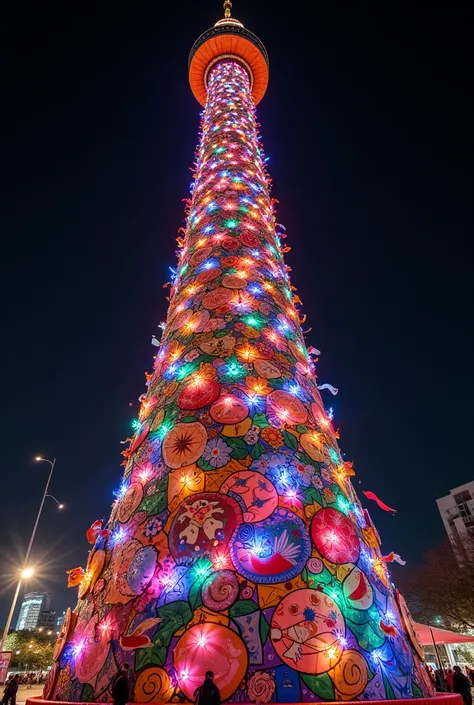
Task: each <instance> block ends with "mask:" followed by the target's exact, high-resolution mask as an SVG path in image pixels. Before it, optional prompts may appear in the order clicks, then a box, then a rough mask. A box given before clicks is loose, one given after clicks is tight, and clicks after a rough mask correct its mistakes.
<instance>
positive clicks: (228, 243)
mask: <svg viewBox="0 0 474 705" xmlns="http://www.w3.org/2000/svg"><path fill="white" fill-rule="evenodd" d="M220 244H221V247H224V248H225V249H226V250H237V249H238V247H239V244H240V243H239V241H238V240H237V238H236V237H231V236H230V235H226V236H225V237H223V238H222V240H221V243H220Z"/></svg>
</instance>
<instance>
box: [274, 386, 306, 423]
mask: <svg viewBox="0 0 474 705" xmlns="http://www.w3.org/2000/svg"><path fill="white" fill-rule="evenodd" d="M267 405H268V406H269V407H270V408H271V409H272V410H273V412H274V413H275V414H277V416H279V417H281V418H282V419H283V420H284V421H288V422H289V423H294V424H297V423H304V422H305V421H306V419H307V418H308V414H307V412H306V409H305V408H304V406H303V404H302V403H301V402H300V401H299V400H298V399H297V398H296V397H295V396H293V394H290V392H285V391H284V390H282V389H277V390H275V391H274V392H272V393H271V394H269V395H268V397H267Z"/></svg>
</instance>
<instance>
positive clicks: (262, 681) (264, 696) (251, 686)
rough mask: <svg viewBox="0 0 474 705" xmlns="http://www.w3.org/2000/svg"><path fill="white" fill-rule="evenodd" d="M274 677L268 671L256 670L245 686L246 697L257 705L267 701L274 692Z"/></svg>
mask: <svg viewBox="0 0 474 705" xmlns="http://www.w3.org/2000/svg"><path fill="white" fill-rule="evenodd" d="M275 688H276V686H275V679H274V678H273V676H271V675H270V673H265V672H264V671H256V672H255V673H254V674H253V675H252V676H251V677H250V680H249V683H248V686H247V696H248V699H249V700H250V701H251V702H253V703H256V704H257V705H263V704H264V703H269V702H270V700H271V699H272V697H273V693H274V692H275Z"/></svg>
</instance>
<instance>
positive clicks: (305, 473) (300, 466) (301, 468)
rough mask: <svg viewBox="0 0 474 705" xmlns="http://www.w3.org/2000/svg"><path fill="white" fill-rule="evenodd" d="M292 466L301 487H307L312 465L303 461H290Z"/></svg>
mask: <svg viewBox="0 0 474 705" xmlns="http://www.w3.org/2000/svg"><path fill="white" fill-rule="evenodd" d="M292 467H294V468H295V470H296V471H297V472H298V474H299V476H300V478H301V484H302V485H303V487H309V486H310V484H311V480H312V478H313V475H314V468H313V466H312V465H309V464H308V465H305V464H304V463H298V462H294V463H292Z"/></svg>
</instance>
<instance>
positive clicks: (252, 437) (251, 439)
mask: <svg viewBox="0 0 474 705" xmlns="http://www.w3.org/2000/svg"><path fill="white" fill-rule="evenodd" d="M259 433H260V428H259V427H258V426H250V428H249V430H248V431H247V433H246V434H245V436H244V441H245V442H246V443H247V444H248V445H249V446H254V445H255V444H256V443H257V442H258V437H259Z"/></svg>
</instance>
